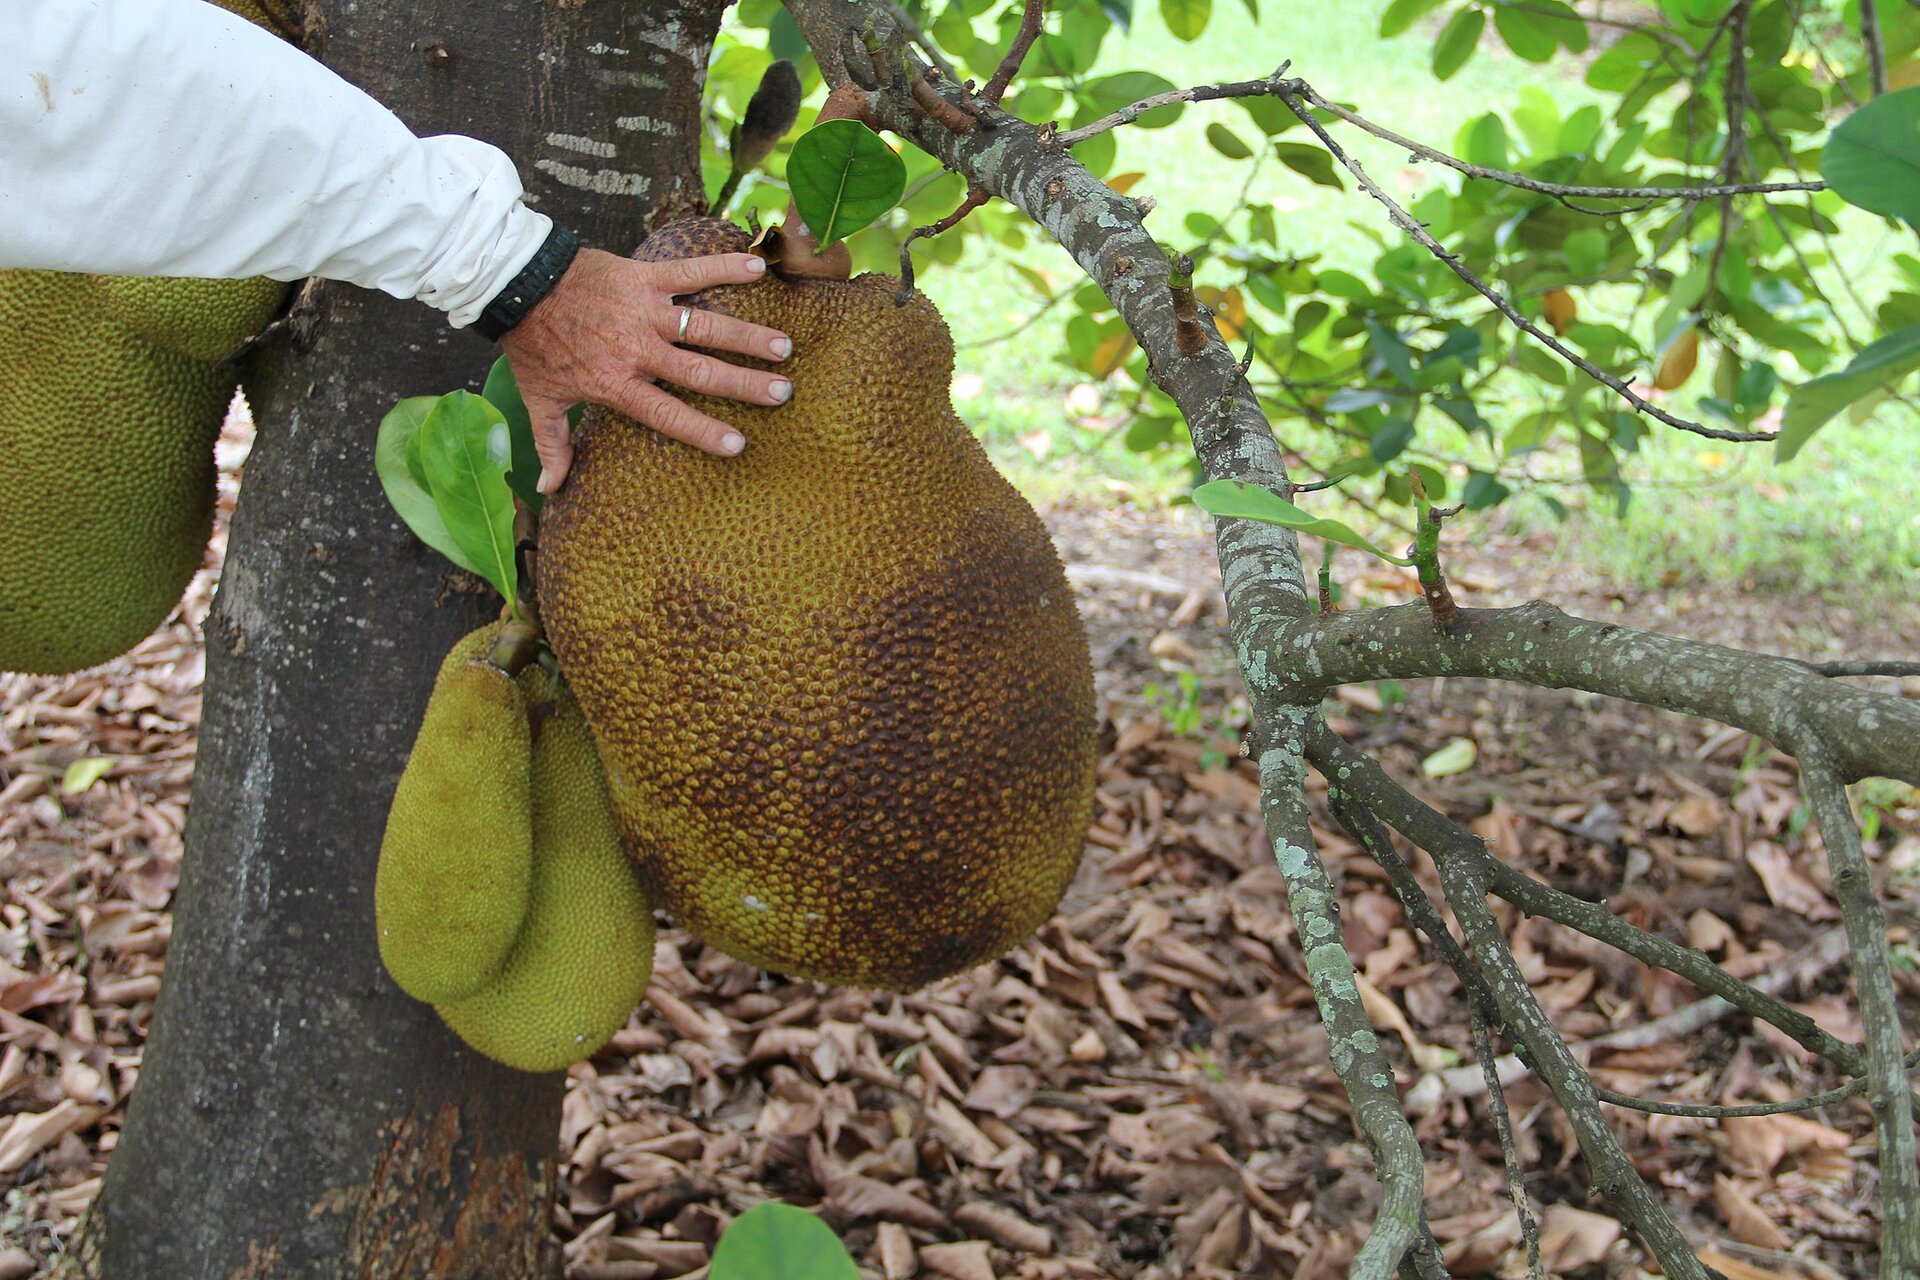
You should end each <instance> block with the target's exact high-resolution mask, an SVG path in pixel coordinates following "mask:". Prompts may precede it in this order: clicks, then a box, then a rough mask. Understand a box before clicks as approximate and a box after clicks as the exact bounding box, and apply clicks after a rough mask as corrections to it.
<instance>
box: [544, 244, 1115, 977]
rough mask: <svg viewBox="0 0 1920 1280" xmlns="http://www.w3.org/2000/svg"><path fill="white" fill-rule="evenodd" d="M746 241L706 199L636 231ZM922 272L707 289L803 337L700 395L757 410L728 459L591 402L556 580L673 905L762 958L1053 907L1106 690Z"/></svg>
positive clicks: (635, 833) (879, 961)
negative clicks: (782, 390)
mask: <svg viewBox="0 0 1920 1280" xmlns="http://www.w3.org/2000/svg"><path fill="white" fill-rule="evenodd" d="M747 245H748V238H747V236H746V234H745V233H744V232H742V231H741V230H740V229H739V228H737V227H735V226H733V225H732V224H730V223H726V222H722V221H719V220H717V219H690V220H687V221H684V222H679V223H674V224H671V225H669V226H668V227H666V228H664V229H663V230H662V231H661V232H657V233H656V234H655V235H654V236H652V237H650V238H649V240H648V241H647V243H646V244H645V245H643V246H642V249H641V251H640V253H639V254H638V255H637V256H639V257H642V258H648V259H653V260H661V259H667V258H674V257H684V256H689V255H693V254H700V253H719V252H730V251H739V250H742V249H745V248H746V247H747ZM897 286H898V281H896V280H894V279H892V278H891V277H885V276H876V275H868V276H862V277H860V278H858V279H854V280H786V279H782V278H779V277H778V276H777V275H776V274H774V273H769V276H768V277H767V278H766V279H764V280H763V281H761V282H759V283H755V284H751V285H738V286H728V287H724V288H719V289H715V290H713V291H711V292H710V293H708V294H706V295H703V296H701V297H700V298H698V299H696V300H695V304H696V305H698V306H703V307H710V308H713V309H715V310H719V311H724V312H726V313H728V314H732V315H736V316H739V317H740V318H742V319H745V320H749V321H752V322H754V323H758V324H763V325H768V326H772V327H774V328H777V329H780V330H782V331H784V332H786V333H788V334H790V335H791V336H792V338H793V342H794V351H795V354H794V356H793V358H792V359H791V360H789V361H788V362H786V363H785V364H783V365H782V366H781V368H782V371H783V372H786V373H788V374H789V375H790V376H791V378H792V380H793V385H794V396H793V399H792V401H791V402H790V403H789V404H788V405H786V406H784V407H780V408H762V407H757V406H750V405H742V404H739V403H735V402H732V401H717V400H713V399H710V398H707V397H702V396H697V395H693V396H688V397H687V398H688V400H689V402H690V403H692V404H693V405H694V406H695V407H697V408H699V409H702V410H704V411H705V412H708V413H710V414H713V415H715V416H717V417H720V418H722V419H724V420H727V421H729V422H732V423H733V424H735V425H736V426H738V427H739V428H740V429H741V430H742V432H743V433H744V434H745V435H746V437H747V440H748V446H747V449H746V451H745V453H743V454H742V455H740V456H739V457H738V458H731V459H722V458H716V457H712V456H709V455H706V454H703V453H701V452H699V451H697V450H695V449H693V448H691V447H689V446H687V445H684V444H680V443H677V442H675V441H672V440H669V439H667V438H665V437H663V436H660V435H658V434H656V433H655V432H652V431H650V430H647V429H645V428H643V427H640V426H638V425H636V424H635V423H633V422H631V421H629V420H626V419H623V418H620V417H618V416H615V415H613V414H611V413H609V412H607V411H605V410H598V409H596V410H591V411H589V413H588V415H587V418H586V420H585V423H584V425H583V428H582V430H581V432H580V436H579V442H578V452H577V454H576V459H575V462H574V466H573V470H572V473H571V478H570V479H569V481H568V483H567V485H566V487H565V488H563V489H562V490H561V491H560V492H559V493H558V494H556V495H554V496H553V497H552V498H551V499H550V500H549V502H548V504H547V506H546V509H545V511H544V512H543V517H542V521H541V526H542V527H541V533H540V560H539V597H540V601H541V608H542V613H543V617H544V620H545V623H546V627H547V635H548V639H549V640H550V642H551V644H552V646H553V648H554V651H555V653H556V655H557V656H558V658H559V660H560V665H561V669H562V671H563V672H564V673H565V675H566V677H567V679H568V682H569V683H570V684H571V686H572V688H573V690H574V692H575V693H576V694H577V695H578V697H579V700H580V703H581V706H582V707H583V708H584V709H585V711H586V716H587V720H588V722H589V723H590V724H591V726H592V728H593V731H594V734H595V736H596V738H597V739H598V741H599V745H600V754H601V757H602V759H603V761H604V762H605V765H606V769H607V778H608V783H609V790H610V792H611V794H612V797H613V803H614V809H615V812H616V814H617V815H618V817H619V821H620V825H621V830H622V833H623V836H624V839H625V841H626V845H627V849H628V852H629V854H630V855H631V856H632V857H633V859H634V860H635V863H636V865H637V866H638V867H639V869H640V871H641V874H642V878H643V880H644V881H645V882H646V884H647V885H648V887H649V888H650V889H651V890H652V892H653V895H654V900H655V902H656V904H657V905H659V906H660V907H662V908H663V909H664V910H666V911H667V912H668V913H669V914H671V915H673V916H675V917H676V918H677V919H678V920H680V921H681V922H682V923H683V924H684V925H685V926H686V927H687V928H689V929H690V930H692V931H693V932H694V933H695V934H697V935H699V936H700V937H702V938H703V939H705V940H706V941H708V942H710V943H712V944H714V945H716V946H718V947H720V948H721V949H723V950H726V951H728V952H730V953H731V954H734V955H736V956H739V957H741V958H743V959H746V960H749V961H751V962H753V963H755V964H759V965H761V966H763V967H766V968H769V969H773V970H776V971H779V972H782V973H788V974H793V975H797V976H804V977H809V978H815V979H818V980H821V981H827V982H835V983H843V984H847V985H853V986H866V987H881V988H893V989H909V988H914V987H918V986H922V985H924V984H926V983H928V982H931V981H933V980H935V979H937V978H940V977H943V976H946V975H948V974H951V973H955V972H958V971H959V970H962V969H964V968H967V967H969V966H971V965H974V964H978V963H982V962H984V961H987V960H991V959H993V958H995V957H997V956H999V955H1001V954H1003V953H1004V952H1006V951H1007V950H1008V949H1010V948H1011V947H1013V946H1014V945H1016V944H1017V943H1019V942H1020V941H1021V940H1023V939H1024V938H1025V937H1026V936H1027V935H1028V934H1030V933H1031V932H1032V931H1033V930H1034V929H1036V928H1038V927H1039V926H1040V924H1042V923H1043V922H1044V921H1045V920H1046V919H1047V917H1048V916H1049V915H1050V914H1051V913H1052V911H1053V910H1054V908H1055V906H1056V905H1057V904H1058V902H1059V900H1060V897H1061V895H1062V894H1063V893H1064V891H1065V889H1066V887H1067V884H1068V882H1069V881H1070V880H1071V879H1072V877H1073V873H1074V869H1075V866H1076V865H1077V863H1078V861H1079V857H1080V852H1081V848H1082V839H1083V836H1084V834H1085V831H1086V828H1087V824H1088V821H1089V817H1090V811H1091V807H1092V797H1093V780H1094V756H1095V720H1094V705H1093V679H1092V669H1091V664H1090V661H1089V658H1088V653H1087V644H1086V638H1085V635H1084V633H1083V631H1082V629H1081V625H1080V620H1079V616H1078V614H1077V612H1076V611H1075V607H1074V602H1073V595H1072V592H1071V591H1070V590H1069V588H1068V586H1067V582H1066V576H1065V571H1064V569H1063V568H1062V566H1061V563H1060V560H1059V557H1058V555H1057V554H1056V553H1055V551H1054V549H1053V545H1052V543H1051V541H1050V540H1049V538H1048V536H1047V532H1046V529H1045V527H1044V526H1043V525H1042V524H1041V522H1040V520H1039V518H1038V517H1037V516H1036V515H1035V514H1034V512H1033V509H1032V508H1031V507H1030V506H1029V505H1028V504H1027V503H1026V501H1025V500H1024V499H1023V498H1021V497H1020V495H1019V494H1018V493H1017V492H1016V491H1015V490H1014V488H1013V487H1012V486H1011V485H1010V484H1008V483H1007V481H1006V480H1005V479H1004V478H1003V477H1001V476H1000V474H999V473H998V472H997V471H995V470H994V468H993V466H992V464H991V463H990V462H989V461H988V459H987V456H986V453H985V451H984V450H983V449H982V448H981V447H980V445H979V443H978V442H977V441H976V440H975V439H974V437H973V435H972V433H971V432H970V431H969V430H968V429H967V427H966V425H965V424H964V423H962V422H961V421H960V420H959V418H957V417H956V416H955V415H954V412H953V409H952V407H951V405H950V403H949V401H948V393H947V388H948V384H949V382H950V380H951V377H952V371H953V345H952V340H951V338H950V337H949V335H948V333H947V328H946V325H945V323H944V322H943V321H942V320H941V318H940V316H939V314H938V312H937V311H936V310H935V309H934V307H933V306H932V304H931V303H929V302H928V301H927V300H926V299H925V298H924V297H918V296H916V297H915V298H913V299H912V300H911V301H910V302H908V303H907V304H906V305H905V306H896V304H895V291H896V289H897ZM728 358H729V359H736V360H737V359H738V357H731V356H730V357H728Z"/></svg>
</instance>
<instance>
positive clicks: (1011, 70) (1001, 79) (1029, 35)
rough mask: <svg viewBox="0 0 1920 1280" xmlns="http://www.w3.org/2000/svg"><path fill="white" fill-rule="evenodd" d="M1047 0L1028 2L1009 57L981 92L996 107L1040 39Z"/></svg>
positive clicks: (1002, 62)
mask: <svg viewBox="0 0 1920 1280" xmlns="http://www.w3.org/2000/svg"><path fill="white" fill-rule="evenodd" d="M1046 17H1047V0H1027V7H1026V10H1025V12H1023V13H1022V14H1021V15H1020V30H1019V31H1018V32H1016V33H1015V34H1014V37H1013V43H1012V44H1011V45H1009V46H1007V56H1006V57H1004V58H1002V59H1001V60H1000V65H999V67H998V68H997V69H995V71H994V73H993V79H991V80H989V81H987V85H986V88H984V89H982V90H980V97H981V98H982V99H983V100H984V101H986V102H990V103H993V104H995V105H998V104H999V101H1000V99H1001V98H1003V97H1004V96H1006V92H1007V86H1008V85H1010V84H1012V83H1013V78H1014V77H1015V76H1016V75H1018V74H1019V73H1020V64H1021V63H1023V62H1025V61H1026V60H1027V50H1029V49H1031V48H1033V42H1034V41H1035V40H1037V39H1039V38H1040V24H1041V23H1042V22H1044V21H1046Z"/></svg>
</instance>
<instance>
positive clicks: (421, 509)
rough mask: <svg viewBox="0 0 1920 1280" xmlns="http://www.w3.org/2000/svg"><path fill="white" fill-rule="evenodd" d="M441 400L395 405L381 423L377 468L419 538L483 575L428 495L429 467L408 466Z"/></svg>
mask: <svg viewBox="0 0 1920 1280" xmlns="http://www.w3.org/2000/svg"><path fill="white" fill-rule="evenodd" d="M438 400H439V397H437V396H409V397H408V398H407V399H405V400H402V401H401V402H400V403H399V404H396V405H395V406H393V408H392V410H391V411H389V412H388V414H387V416H386V417H384V418H382V419H381V420H380V434H379V435H378V436H377V437H376V438H375V440H374V444H373V469H374V471H375V472H376V473H377V474H378V475H379V477H380V487H381V488H382V489H385V490H386V492H387V501H388V502H390V503H392V504H393V509H394V511H395V512H397V513H398V514H399V516H400V519H401V520H403V521H405V522H406V526H407V528H409V529H411V530H413V534H414V536H415V537H416V538H418V539H420V541H422V542H424V543H426V544H427V545H428V546H430V547H432V548H433V549H434V550H435V551H438V552H439V553H440V554H441V555H443V556H445V557H446V558H447V559H449V560H451V561H453V562H454V563H455V564H457V565H459V566H460V567H461V568H462V569H465V570H466V571H467V572H469V573H479V572H480V566H479V565H477V564H475V563H473V562H472V561H469V560H468V559H467V556H466V553H465V552H463V551H462V550H460V545H459V544H458V543H456V542H455V541H454V540H453V535H452V534H451V533H449V532H448V531H447V522H446V521H444V520H442V519H441V518H440V509H439V508H438V507H436V506H434V504H433V495H432V494H431V493H429V492H427V485H426V471H425V468H424V467H419V468H413V467H409V466H408V465H407V457H408V454H409V453H411V454H413V455H414V456H415V457H416V458H417V457H418V456H419V448H418V445H419V438H420V424H421V423H423V422H425V421H426V420H427V415H428V414H429V413H431V412H432V411H433V406H434V405H435V404H436V403H437V402H438ZM416 472H417V474H416Z"/></svg>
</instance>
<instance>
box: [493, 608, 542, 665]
mask: <svg viewBox="0 0 1920 1280" xmlns="http://www.w3.org/2000/svg"><path fill="white" fill-rule="evenodd" d="M545 643H546V633H545V631H543V630H542V628H541V626H540V619H539V618H538V616H536V615H534V614H533V612H532V610H531V608H529V609H528V611H527V616H524V617H515V618H511V619H510V620H509V621H507V622H506V623H505V624H503V625H502V626H501V628H500V636H499V638H498V639H496V640H495V641H494V642H493V647H492V648H491V649H489V650H488V651H487V661H488V662H491V663H492V664H493V665H494V666H496V667H498V668H500V669H501V670H502V671H504V672H506V673H507V674H508V675H510V676H517V675H519V674H520V673H521V672H522V671H523V670H525V669H526V667H527V666H528V664H529V663H532V662H533V661H534V660H535V659H537V658H538V657H539V656H540V649H541V646H542V645H544V644H545Z"/></svg>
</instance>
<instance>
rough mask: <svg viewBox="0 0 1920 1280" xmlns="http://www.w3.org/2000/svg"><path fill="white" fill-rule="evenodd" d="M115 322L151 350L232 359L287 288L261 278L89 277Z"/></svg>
mask: <svg viewBox="0 0 1920 1280" xmlns="http://www.w3.org/2000/svg"><path fill="white" fill-rule="evenodd" d="M93 280H94V283H95V284H96V285H97V286H98V287H99V289H100V295H101V297H102V298H104V299H105V300H106V303H107V306H108V307H109V308H111V309H112V311H113V315H114V318H115V319H117V320H119V321H120V323H121V324H123V325H125V326H126V327H127V328H128V330H130V331H131V332H133V333H134V334H136V335H137V336H139V337H142V338H145V339H146V340H147V341H148V342H151V343H153V344H154V345H155V346H156V347H159V348H161V349H162V350H165V351H171V352H173V353H174V354H176V355H182V356H186V357H187V358H189V359H192V360H204V361H209V362H211V361H219V360H225V359H226V358H227V357H228V356H231V355H233V354H234V353H235V352H236V351H238V350H239V349H240V347H241V346H242V345H243V344H244V343H245V342H246V341H247V339H249V338H251V337H253V336H254V335H255V334H258V333H259V332H260V331H261V330H262V329H264V328H266V326H267V322H268V321H270V320H272V319H273V317H274V315H275V314H276V313H277V312H278V311H279V310H280V304H281V302H283V301H284V300H285V299H286V296H287V288H288V286H287V285H286V284H285V283H284V282H282V281H279V280H269V279H267V278H266V277H265V276H253V277H250V278H248V279H245V280H200V279H186V278H180V277H171V276H94V277H93Z"/></svg>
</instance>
